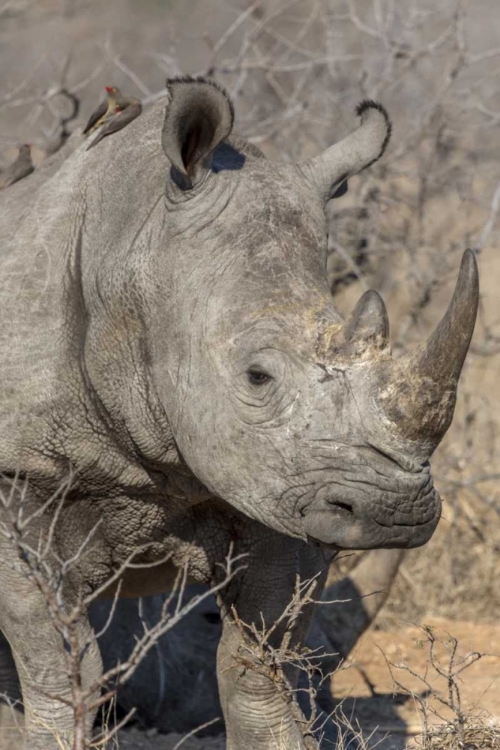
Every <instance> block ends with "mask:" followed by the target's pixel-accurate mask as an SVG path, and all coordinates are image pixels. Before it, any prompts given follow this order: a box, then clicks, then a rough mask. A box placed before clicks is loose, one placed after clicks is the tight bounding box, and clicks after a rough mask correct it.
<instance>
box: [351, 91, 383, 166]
mask: <svg viewBox="0 0 500 750" xmlns="http://www.w3.org/2000/svg"><path fill="white" fill-rule="evenodd" d="M369 109H376V110H377V111H378V112H380V114H381V115H383V117H384V120H385V124H386V127H387V133H386V136H385V139H384V142H383V143H382V147H381V149H380V153H379V155H378V156H377V157H376V159H374V160H373V161H374V162H375V161H377V159H380V157H381V156H382V154H383V153H384V151H385V149H386V148H387V144H388V143H389V139H390V137H391V134H392V122H391V119H390V117H389V114H388V112H387V110H386V108H385V107H384V105H383V104H380V102H375V101H373V99H363V101H362V102H360V103H359V104H358V105H357V106H356V114H357V116H358V117H361V118H362V117H363V115H364V114H366V112H367V111H368V110H369ZM371 163H372V164H373V162H371ZM368 166H370V165H368Z"/></svg>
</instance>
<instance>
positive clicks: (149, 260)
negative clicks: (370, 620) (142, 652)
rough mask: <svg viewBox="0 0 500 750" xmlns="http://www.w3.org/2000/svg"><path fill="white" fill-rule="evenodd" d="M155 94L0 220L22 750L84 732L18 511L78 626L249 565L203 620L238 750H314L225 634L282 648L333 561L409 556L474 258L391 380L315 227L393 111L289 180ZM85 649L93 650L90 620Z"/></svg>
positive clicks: (95, 657)
mask: <svg viewBox="0 0 500 750" xmlns="http://www.w3.org/2000/svg"><path fill="white" fill-rule="evenodd" d="M168 88H169V97H168V101H167V102H165V100H160V101H158V102H157V103H155V104H154V105H153V106H151V107H150V109H149V110H147V111H145V112H144V113H143V115H142V116H141V117H140V118H138V119H137V120H135V121H134V122H133V123H131V124H130V125H129V126H128V127H127V128H126V129H125V130H122V131H120V133H117V134H116V135H114V136H113V137H111V138H107V139H105V140H103V141H102V142H101V143H100V144H99V145H98V146H97V147H96V148H94V149H91V150H90V151H87V150H86V149H85V146H84V145H83V144H82V145H81V146H80V147H78V148H76V149H75V150H74V152H73V153H71V155H70V156H69V157H68V158H67V159H66V160H65V161H63V162H62V163H60V161H55V162H53V163H52V164H51V163H50V162H49V163H48V164H47V166H46V168H45V169H43V168H42V169H41V170H39V173H38V174H37V173H35V174H34V175H32V176H31V177H29V178H27V179H26V180H25V181H23V182H22V183H19V185H18V186H14V187H12V188H9V190H7V191H4V192H3V194H2V196H1V200H2V209H3V210H2V215H1V219H0V248H1V250H0V263H1V273H0V311H1V313H0V314H1V319H2V326H1V328H0V337H1V343H2V347H1V351H2V358H1V382H2V388H1V391H0V425H1V428H0V471H1V472H2V474H1V476H2V479H1V489H2V492H3V496H4V497H9V498H10V507H9V508H8V509H5V507H4V509H3V510H2V511H0V512H1V513H2V520H3V524H4V526H3V529H4V534H3V536H0V576H1V585H0V629H1V630H2V632H3V633H4V635H5V637H6V638H7V640H8V641H9V643H10V646H11V648H12V652H13V654H14V658H15V662H16V667H17V670H18V673H19V676H20V681H21V689H22V695H23V702H24V706H25V709H26V726H27V740H26V744H27V747H28V748H30V750H39V749H41V748H43V750H52V748H54V749H55V748H56V747H60V746H61V743H62V744H64V743H66V744H68V745H71V743H72V741H73V740H72V737H73V728H74V721H73V712H72V709H71V705H70V703H71V700H70V696H71V684H70V678H69V676H68V673H67V668H66V661H65V652H64V648H65V645H64V643H63V641H62V639H61V638H60V636H59V635H58V633H57V632H56V630H55V629H54V626H53V623H52V621H51V617H50V612H49V611H48V608H47V602H46V597H45V596H44V595H43V594H42V592H41V590H40V587H39V586H36V585H35V583H34V582H33V577H32V576H31V577H30V576H29V575H28V571H27V565H28V564H29V560H28V559H27V558H26V555H19V550H18V549H16V545H13V544H12V537H15V535H16V529H15V528H13V526H12V523H13V521H12V518H13V515H12V511H13V509H14V510H15V503H16V502H21V500H17V498H18V497H19V498H22V504H23V507H22V510H23V513H24V518H26V517H27V516H28V515H30V517H31V525H30V533H31V534H32V537H30V538H31V539H32V540H33V542H32V543H33V544H35V543H36V540H37V539H39V538H40V537H42V538H50V540H51V546H52V551H53V554H54V556H55V555H57V557H58V559H61V560H68V559H71V558H74V557H75V555H76V557H77V560H76V562H75V563H74V564H73V565H72V566H69V569H68V571H67V575H66V578H65V582H64V589H63V592H64V598H65V601H66V602H67V604H68V606H69V605H70V604H71V603H72V602H73V601H74V600H75V597H76V596H78V595H81V593H82V592H84V593H89V592H92V591H95V590H97V589H98V588H99V587H103V586H105V585H106V582H107V581H108V580H109V578H110V576H112V574H113V572H114V571H116V569H117V568H119V567H120V566H121V565H122V564H124V563H125V562H126V561H127V560H128V559H130V556H131V555H133V553H134V551H135V552H137V550H140V556H139V558H135V559H134V563H136V562H139V563H141V565H144V566H147V565H153V564H154V563H158V564H157V565H156V566H155V567H140V568H137V567H129V568H127V569H126V570H125V572H124V574H123V576H122V585H121V589H120V592H121V595H123V596H131V597H133V596H146V595H152V594H156V593H160V592H162V591H165V590H167V589H168V588H169V586H171V585H172V581H173V580H175V577H176V567H178V566H185V567H187V569H188V573H189V576H190V578H191V579H192V580H196V581H199V582H203V583H205V584H206V583H208V584H213V583H215V582H217V581H220V576H221V565H220V563H221V561H223V560H225V559H226V557H227V556H228V554H230V553H231V554H237V555H242V554H244V555H245V557H244V562H243V563H242V568H243V569H242V570H241V571H240V572H239V573H238V574H237V575H236V576H235V577H234V578H233V579H232V580H231V582H230V583H229V584H228V585H227V586H225V587H223V588H222V589H221V590H219V591H218V595H217V599H218V604H219V607H220V612H221V619H222V633H221V638H220V642H219V645H218V652H217V673H218V685H219V693H220V701H221V706H222V710H223V714H224V720H225V726H226V734H227V748H228V750H243V749H245V750H246V749H247V748H248V747H252V748H254V749H255V750H264V749H266V750H270V748H274V747H293V748H306V747H313V746H315V745H313V744H311V743H312V739H311V738H310V737H304V736H303V732H302V724H301V722H300V720H297V713H296V711H295V710H294V707H293V702H291V701H290V700H289V696H287V692H286V691H285V690H283V689H282V686H280V684H279V681H278V680H276V679H273V678H272V675H270V674H268V673H266V672H265V671H263V670H258V669H253V668H249V667H248V664H245V662H244V660H243V659H239V655H240V654H241V649H242V648H243V647H244V646H245V645H246V641H245V636H244V632H243V630H242V626H241V623H242V622H243V623H247V624H252V623H255V624H256V626H257V627H261V626H262V623H264V624H267V625H269V624H270V623H272V622H274V621H275V620H276V619H277V618H279V617H280V615H281V614H282V612H283V610H284V608H285V607H286V606H287V604H288V603H289V602H290V600H291V598H292V596H293V594H294V591H295V587H296V582H297V579H298V578H300V579H301V580H307V579H311V578H314V577H316V581H317V585H318V590H317V592H316V595H319V594H318V592H319V588H320V586H321V585H322V583H323V582H324V579H325V575H326V569H327V566H328V564H329V563H330V561H331V560H332V558H333V557H334V556H335V555H336V554H337V553H338V551H339V550H342V549H365V550H369V549H375V548H389V549H390V548H395V549H396V548H410V547H415V546H418V545H422V544H424V543H425V542H427V541H428V539H429V538H430V537H431V535H432V533H433V531H434V530H435V528H436V525H437V523H438V520H439V516H440V499H439V495H438V493H437V491H436V490H435V489H434V486H433V481H432V477H431V474H430V469H429V463H428V461H429V457H430V456H431V454H432V452H433V451H434V449H435V448H436V446H437V445H438V443H439V442H440V440H441V439H442V437H443V435H444V434H445V432H446V430H447V429H448V427H449V425H450V423H451V420H452V416H453V410H454V405H455V398H456V390H457V384H458V379H459V375H460V371H461V368H462V365H463V362H464V358H465V356H466V353H467V349H468V345H469V342H470V338H471V336H472V332H473V328H474V323H475V317H476V312H477V303H478V274H477V267H476V262H475V259H474V255H473V253H472V252H471V251H467V252H466V253H465V254H464V257H463V260H462V265H461V268H460V272H459V276H458V282H457V285H456V288H455V292H454V294H453V298H452V300H451V303H450V306H449V308H448V310H447V312H446V314H445V316H444V318H443V319H442V321H441V322H440V323H439V325H438V326H437V328H436V329H435V331H434V333H433V334H432V335H431V336H430V337H429V339H428V340H427V341H426V342H425V343H423V344H422V345H420V346H418V347H417V348H415V349H414V350H413V351H410V352H409V353H407V354H405V355H404V356H402V357H399V358H398V359H392V357H391V351H390V342H389V332H388V317H387V313H386V309H385V306H384V303H383V301H382V299H381V297H380V296H379V295H378V294H377V293H376V292H375V291H369V292H367V293H365V294H364V295H363V296H362V297H361V299H360V300H359V302H358V304H357V305H356V306H355V308H354V310H353V312H352V313H351V315H350V316H349V317H348V318H347V319H346V320H344V319H343V317H342V316H341V314H340V313H339V311H338V310H337V309H336V307H335V305H334V303H333V300H332V296H331V292H330V288H329V285H328V281H327V276H326V255H327V226H326V219H325V214H324V206H325V203H326V202H327V201H328V200H329V199H330V197H332V196H333V195H335V194H341V193H342V192H343V189H342V185H343V184H344V183H345V181H346V180H347V179H348V178H350V176H351V175H353V174H355V173H357V172H359V171H360V170H362V169H364V168H365V167H368V166H369V165H371V164H372V163H373V162H374V161H376V160H377V159H378V158H379V157H380V156H381V155H382V153H383V151H384V149H385V147H386V145H387V142H388V139H389V134H390V122H389V118H388V116H387V113H386V111H385V110H384V108H383V107H382V106H381V105H380V104H378V103H375V102H372V101H364V102H362V103H361V104H360V105H359V107H358V108H357V115H358V116H359V118H360V125H359V127H358V129H357V130H355V131H354V132H353V133H352V134H350V135H348V136H347V137H346V138H344V139H343V140H341V141H340V142H339V143H337V144H335V145H333V146H331V147H330V148H328V149H326V151H324V152H323V153H321V154H319V155H318V156H316V157H314V158H312V159H309V160H307V161H303V162H300V163H297V164H282V163H274V162H271V161H269V160H268V159H266V158H265V157H264V156H263V155H262V153H261V152H260V150H259V149H257V148H256V147H255V146H254V145H252V144H250V143H248V142H246V141H245V140H243V139H241V138H238V137H236V136H233V135H232V134H231V133H232V126H233V108H232V105H231V103H230V101H229V99H228V97H227V95H226V94H225V93H224V91H223V90H221V89H220V88H219V87H217V86H216V85H215V84H213V83H211V82H209V81H205V80H199V79H189V78H187V79H184V78H183V79H177V80H174V81H171V82H170V83H169V87H168ZM68 475H71V477H72V484H71V487H70V488H69V489H68V491H67V492H66V493H65V500H64V503H63V504H56V505H55V506H54V503H49V502H48V498H50V497H51V495H52V493H54V492H56V490H57V488H58V487H60V486H61V484H64V483H65V482H67V478H68ZM13 487H14V488H15V489H16V492H13ZM4 505H5V504H4ZM84 543H86V545H87V546H86V548H85V554H83V555H78V550H80V548H81V546H82V545H83V544H84ZM89 544H90V545H91V548H90V550H89V549H88V546H89ZM240 559H241V558H240ZM310 614H311V611H310V608H309V609H308V611H307V612H304V613H303V614H302V616H301V617H299V618H297V621H296V624H295V628H294V633H293V638H294V641H293V642H294V643H296V644H297V645H300V643H301V642H303V640H304V637H305V633H306V631H307V627H308V621H309V618H310ZM77 635H78V638H79V642H82V643H85V642H86V641H87V640H88V639H89V638H90V637H91V630H90V625H89V622H88V619H87V618H86V617H83V616H82V618H81V621H80V624H79V631H78V633H77ZM281 637H282V633H280V630H279V629H277V630H276V631H275V633H274V635H273V639H275V640H276V641H277V642H279V640H280V638H281ZM273 643H274V645H276V643H275V641H274V640H273ZM273 643H272V644H271V645H273ZM82 659H83V660H82V680H83V686H84V687H85V686H86V685H90V684H92V683H93V681H94V680H95V679H96V678H97V677H98V676H99V675H100V673H101V669H102V664H101V658H100V654H99V650H98V648H97V646H96V645H95V642H92V645H91V646H90V647H89V648H87V649H86V650H85V652H84V654H83V656H82ZM294 679H295V677H294V676H293V674H291V676H290V680H291V683H292V685H293V681H294ZM55 696H57V698H58V699H57V700H56V698H55ZM61 697H62V698H63V699H64V698H66V701H67V702H64V700H60V698H61ZM93 718H94V717H93V715H92V712H89V714H88V716H87V725H88V731H89V732H90V730H91V725H92V722H93Z"/></svg>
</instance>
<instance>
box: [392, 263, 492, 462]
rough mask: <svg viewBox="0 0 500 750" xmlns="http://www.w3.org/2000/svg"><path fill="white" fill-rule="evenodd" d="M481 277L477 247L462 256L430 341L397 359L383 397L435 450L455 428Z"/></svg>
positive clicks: (410, 432) (411, 433) (403, 426)
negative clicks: (451, 293) (451, 291)
mask: <svg viewBox="0 0 500 750" xmlns="http://www.w3.org/2000/svg"><path fill="white" fill-rule="evenodd" d="M478 302H479V276H478V270H477V264H476V259H475V257H474V253H473V252H472V250H467V251H466V252H465V253H464V256H463V258H462V265H461V267H460V273H459V275H458V281H457V284H456V287H455V292H454V294H453V298H452V300H451V302H450V305H449V307H448V310H447V311H446V313H445V315H444V317H443V319H442V320H441V322H440V323H439V324H438V326H437V327H436V329H435V331H434V333H432V334H431V336H430V337H429V338H428V339H427V341H426V342H425V343H423V344H421V345H420V346H418V347H417V348H416V349H415V350H414V351H413V352H411V353H410V354H407V355H406V356H404V357H401V358H400V359H398V360H396V361H395V362H393V367H394V370H393V373H392V376H389V377H388V380H387V381H386V384H385V388H384V390H383V393H382V398H381V401H382V403H383V406H384V411H385V413H386V415H387V416H388V417H389V418H390V419H391V421H393V422H394V423H396V424H397V425H398V426H399V428H400V430H401V431H402V432H403V433H404V434H405V436H406V437H408V438H410V439H412V440H416V441H418V442H421V443H422V444H423V443H426V444H427V445H428V446H429V447H430V448H431V449H432V450H433V449H434V448H435V446H436V445H437V444H438V443H439V441H440V440H441V438H442V437H443V435H444V433H445V432H446V430H447V429H448V427H449V426H450V423H451V420H452V417H453V411H454V408H455V400H456V392H457V385H458V379H459V377H460V373H461V371H462V366H463V363H464V360H465V355H466V354H467V350H468V348H469V343H470V340H471V338H472V334H473V332H474V325H475V322H476V315H477V307H478Z"/></svg>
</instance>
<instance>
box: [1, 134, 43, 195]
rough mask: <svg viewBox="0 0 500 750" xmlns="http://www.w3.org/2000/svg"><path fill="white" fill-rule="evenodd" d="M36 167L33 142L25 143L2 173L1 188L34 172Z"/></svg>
mask: <svg viewBox="0 0 500 750" xmlns="http://www.w3.org/2000/svg"><path fill="white" fill-rule="evenodd" d="M34 169H35V167H34V166H33V162H32V161H31V143H25V144H24V145H23V146H21V148H20V149H19V153H18V155H17V159H16V160H15V161H13V162H12V164H11V165H10V166H8V167H7V169H5V170H4V171H3V172H2V174H0V190H3V189H4V188H8V187H10V185H13V184H14V183H15V182H17V181H18V180H22V179H23V177H27V176H28V175H29V174H31V173H32V172H33V170H34Z"/></svg>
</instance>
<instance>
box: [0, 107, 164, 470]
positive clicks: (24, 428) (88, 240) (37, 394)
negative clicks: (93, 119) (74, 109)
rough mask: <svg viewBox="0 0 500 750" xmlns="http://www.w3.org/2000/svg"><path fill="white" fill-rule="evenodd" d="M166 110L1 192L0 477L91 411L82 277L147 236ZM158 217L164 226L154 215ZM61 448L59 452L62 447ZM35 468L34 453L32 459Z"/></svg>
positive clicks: (157, 197) (158, 186)
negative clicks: (58, 424) (29, 448)
mask: <svg viewBox="0 0 500 750" xmlns="http://www.w3.org/2000/svg"><path fill="white" fill-rule="evenodd" d="M163 114H164V103H161V104H158V105H156V107H154V108H152V109H151V110H150V111H149V112H148V113H146V114H145V115H144V117H142V118H140V119H139V120H138V121H137V122H136V123H132V124H131V126H130V127H129V128H127V129H126V130H124V131H122V132H121V133H118V134H116V136H115V137H114V138H113V139H108V141H103V142H102V143H101V144H100V145H99V147H98V148H95V149H92V150H90V151H89V152H87V151H86V142H84V143H81V137H77V139H76V144H75V141H73V143H72V144H71V145H69V146H68V149H67V150H66V152H65V153H63V154H61V155H57V157H54V158H53V160H50V162H51V163H50V164H48V165H47V166H46V167H45V169H42V170H40V172H41V174H40V175H37V174H36V173H35V174H34V175H33V177H32V178H31V179H30V180H26V181H25V182H24V183H23V182H21V183H19V186H14V187H13V188H11V189H10V190H6V191H3V194H2V196H1V213H0V348H1V350H2V363H1V380H2V388H1V389H0V461H1V466H0V468H1V469H2V470H3V471H9V470H14V469H18V468H21V469H23V470H24V469H25V468H26V467H25V466H22V465H21V466H20V465H19V461H20V458H19V456H20V453H21V452H22V451H23V450H24V449H25V447H26V445H34V444H36V445H43V443H44V440H45V439H46V436H47V434H48V432H50V431H52V430H53V428H54V425H53V424H49V423H50V422H54V420H56V421H58V420H59V419H60V420H61V421H62V422H64V423H65V425H64V431H65V432H66V433H67V434H69V433H70V432H71V429H72V427H74V425H76V424H79V423H80V424H81V419H82V409H83V413H84V416H85V414H87V415H88V405H87V406H85V407H84V406H83V404H82V402H83V401H84V400H85V394H84V391H85V388H86V385H85V373H84V372H82V355H83V349H84V346H85V337H86V330H87V327H88V322H89V321H88V314H87V308H88V302H89V300H87V299H86V295H85V293H84V291H83V289H84V284H83V276H84V275H85V274H87V277H90V276H91V275H92V273H93V272H94V270H95V268H96V267H98V266H101V265H102V264H103V263H106V262H107V261H108V262H110V263H112V264H113V266H114V267H115V268H116V264H119V263H120V257H119V255H120V252H123V253H124V254H126V253H127V252H129V251H130V248H133V247H134V245H135V244H136V243H138V242H140V238H141V237H146V238H147V236H149V235H150V233H151V232H152V231H153V229H152V226H151V222H152V214H154V210H155V207H156V208H158V205H159V203H161V195H162V185H163V184H164V181H165V173H166V158H165V156H164V154H163V151H162V149H161V144H160V142H159V135H158V134H159V132H160V131H161V118H162V117H163ZM75 145H76V149H75V150H74V152H73V153H71V154H70V156H69V157H68V158H66V154H67V153H68V151H71V150H73V149H74V148H75ZM158 214H159V221H160V222H161V221H162V212H161V210H160V211H159V212H158ZM145 243H146V244H147V239H145ZM90 286H91V285H90ZM61 440H63V437H61ZM56 452H57V451H56ZM59 452H61V453H64V448H63V447H62V446H61V448H60V451H59ZM40 462H41V463H43V460H42V459H41V457H40V456H38V458H37V460H36V462H35V463H37V464H40ZM34 468H35V469H36V468H42V467H41V466H35V467H34Z"/></svg>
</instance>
